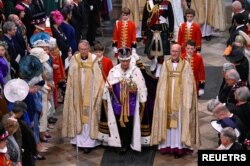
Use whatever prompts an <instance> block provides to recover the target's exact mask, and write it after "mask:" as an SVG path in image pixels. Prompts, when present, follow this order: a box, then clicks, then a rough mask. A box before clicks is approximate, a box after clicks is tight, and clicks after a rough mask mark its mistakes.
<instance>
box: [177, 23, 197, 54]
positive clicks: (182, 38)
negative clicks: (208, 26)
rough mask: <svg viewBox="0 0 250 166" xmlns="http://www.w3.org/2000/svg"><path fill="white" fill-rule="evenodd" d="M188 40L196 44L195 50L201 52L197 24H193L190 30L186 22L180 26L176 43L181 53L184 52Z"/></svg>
mask: <svg viewBox="0 0 250 166" xmlns="http://www.w3.org/2000/svg"><path fill="white" fill-rule="evenodd" d="M188 40H193V41H194V42H195V44H196V48H197V50H198V51H199V50H201V40H202V34H201V28H200V26H199V24H197V23H194V22H193V23H192V25H191V27H190V29H188V27H187V23H186V22H184V23H182V24H181V26H180V28H179V32H178V40H177V42H178V44H180V45H181V52H182V53H184V52H185V51H186V42H187V41H188Z"/></svg>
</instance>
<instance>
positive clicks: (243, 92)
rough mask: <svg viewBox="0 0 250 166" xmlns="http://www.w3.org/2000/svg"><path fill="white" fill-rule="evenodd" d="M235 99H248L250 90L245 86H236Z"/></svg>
mask: <svg viewBox="0 0 250 166" xmlns="http://www.w3.org/2000/svg"><path fill="white" fill-rule="evenodd" d="M234 95H235V99H236V100H238V101H248V99H249V96H250V92H249V89H248V88H247V87H245V86H243V87H240V88H237V89H236V91H235V94H234Z"/></svg>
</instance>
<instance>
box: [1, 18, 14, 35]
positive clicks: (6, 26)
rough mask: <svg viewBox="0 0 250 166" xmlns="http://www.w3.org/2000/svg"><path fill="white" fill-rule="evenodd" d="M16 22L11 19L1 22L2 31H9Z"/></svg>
mask: <svg viewBox="0 0 250 166" xmlns="http://www.w3.org/2000/svg"><path fill="white" fill-rule="evenodd" d="M15 27H16V24H15V23H14V22H12V21H6V22H5V23H4V24H3V33H7V32H8V31H10V30H11V29H12V28H15Z"/></svg>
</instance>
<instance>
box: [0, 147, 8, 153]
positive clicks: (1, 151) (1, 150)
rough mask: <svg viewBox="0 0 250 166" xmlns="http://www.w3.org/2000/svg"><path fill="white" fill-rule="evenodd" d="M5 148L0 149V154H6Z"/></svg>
mask: <svg viewBox="0 0 250 166" xmlns="http://www.w3.org/2000/svg"><path fill="white" fill-rule="evenodd" d="M7 150H8V149H7V146H5V147H4V148H3V149H0V153H6V152H7Z"/></svg>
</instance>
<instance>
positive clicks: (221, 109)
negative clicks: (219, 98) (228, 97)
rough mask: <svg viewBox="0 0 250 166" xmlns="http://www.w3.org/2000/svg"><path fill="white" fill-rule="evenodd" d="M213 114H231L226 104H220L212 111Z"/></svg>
mask: <svg viewBox="0 0 250 166" xmlns="http://www.w3.org/2000/svg"><path fill="white" fill-rule="evenodd" d="M212 112H213V114H218V113H220V112H230V111H229V110H228V108H227V107H226V105H225V104H224V103H219V104H217V105H216V106H215V108H214V109H213V110H212Z"/></svg>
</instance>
